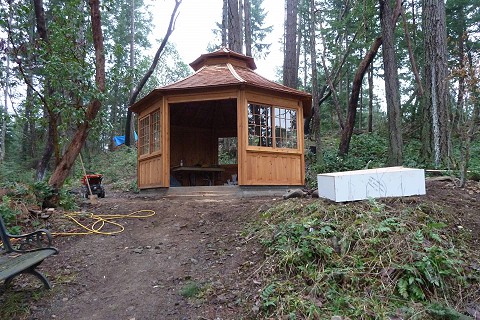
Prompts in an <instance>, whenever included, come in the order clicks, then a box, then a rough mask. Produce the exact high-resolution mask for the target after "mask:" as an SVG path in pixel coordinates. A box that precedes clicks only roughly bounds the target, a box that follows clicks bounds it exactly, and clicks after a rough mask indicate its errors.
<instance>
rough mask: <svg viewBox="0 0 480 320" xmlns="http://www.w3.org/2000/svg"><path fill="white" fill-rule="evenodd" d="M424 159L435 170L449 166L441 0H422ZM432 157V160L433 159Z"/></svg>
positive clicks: (446, 91) (444, 42) (444, 47)
mask: <svg viewBox="0 0 480 320" xmlns="http://www.w3.org/2000/svg"><path fill="white" fill-rule="evenodd" d="M422 23H423V31H424V51H425V63H424V88H425V96H424V109H423V114H424V122H423V134H422V137H423V138H424V139H423V149H422V151H423V156H424V158H425V159H427V160H433V163H434V164H435V166H436V167H438V166H440V165H441V164H445V165H446V164H447V163H448V156H449V153H450V151H449V148H448V146H449V145H448V140H449V117H448V61H447V59H448V55H447V29H446V15H445V2H444V0H424V1H423V10H422ZM432 155H433V159H432Z"/></svg>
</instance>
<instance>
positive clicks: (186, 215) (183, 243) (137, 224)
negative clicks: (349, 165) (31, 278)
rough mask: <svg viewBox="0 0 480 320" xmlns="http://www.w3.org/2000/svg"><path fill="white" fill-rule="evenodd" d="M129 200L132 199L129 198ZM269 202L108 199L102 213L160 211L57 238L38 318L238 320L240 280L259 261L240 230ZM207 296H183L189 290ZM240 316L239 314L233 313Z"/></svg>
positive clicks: (98, 209) (100, 205)
mask: <svg viewBox="0 0 480 320" xmlns="http://www.w3.org/2000/svg"><path fill="white" fill-rule="evenodd" d="M126 200H127V201H126ZM269 202H271V199H232V198H229V199H215V198H209V199H205V198H200V199H198V198H197V199H152V198H142V197H140V196H138V197H134V198H130V199H121V198H118V197H112V196H110V197H107V198H105V199H101V200H100V201H99V203H98V205H95V206H94V207H91V208H88V209H89V210H91V211H93V212H95V213H97V214H100V213H115V214H117V213H129V212H133V211H135V210H138V209H149V210H154V211H155V212H156V213H157V214H156V216H154V217H150V218H146V219H128V220H124V221H123V222H122V224H123V225H124V226H125V231H124V232H122V233H121V234H119V235H116V236H102V235H95V236H83V237H69V238H57V240H56V245H57V246H58V247H59V248H60V251H61V254H60V255H58V256H57V257H55V258H53V259H48V261H45V267H44V268H45V269H47V270H48V271H50V270H51V271H50V272H51V276H50V277H51V278H52V279H53V283H54V284H55V288H54V292H55V294H54V295H53V297H52V299H51V300H50V301H46V303H45V304H43V305H41V304H40V305H37V306H36V307H35V310H34V312H33V316H32V319H52V318H56V319H65V320H68V319H89V320H91V319H137V320H138V319H232V318H237V316H238V314H237V312H238V310H237V303H236V300H237V299H238V298H239V297H238V296H237V294H236V292H237V291H236V288H235V287H236V285H237V284H236V282H235V279H236V277H237V275H238V273H239V272H240V273H242V272H250V268H249V267H248V266H251V265H254V264H255V262H256V261H257V260H258V259H259V258H260V255H259V254H258V253H257V251H258V248H255V247H254V245H250V244H245V243H243V242H242V240H243V238H242V237H240V235H239V234H240V233H241V232H242V231H243V230H244V228H245V225H246V223H248V222H249V221H251V220H250V219H252V212H253V214H254V213H255V212H256V208H258V207H259V206H262V205H264V204H265V203H269ZM198 287H200V288H202V290H203V291H202V292H203V293H204V295H208V292H209V290H215V293H216V294H215V297H213V298H211V297H210V298H209V299H207V300H205V299H197V298H191V297H185V296H186V295H188V294H189V293H188V292H182V290H183V291H186V290H187V289H188V288H190V289H191V290H192V291H194V290H195V289H196V288H198ZM235 314H237V316H234V315H235Z"/></svg>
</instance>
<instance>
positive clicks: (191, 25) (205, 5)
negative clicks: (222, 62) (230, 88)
mask: <svg viewBox="0 0 480 320" xmlns="http://www.w3.org/2000/svg"><path fill="white" fill-rule="evenodd" d="M149 2H151V3H152V4H153V6H152V16H153V23H154V25H155V27H154V29H153V33H154V37H155V38H156V39H158V38H161V37H163V36H164V35H165V31H166V28H167V26H168V22H169V20H170V14H171V12H172V10H173V7H174V4H175V1H174V0H156V1H155V0H150V1H145V3H149ZM222 3H223V1H222V0H183V1H182V4H181V5H180V7H179V13H180V14H179V16H178V19H177V23H176V26H175V31H174V32H173V33H172V35H171V36H170V40H169V41H170V42H171V43H173V44H175V47H176V48H177V50H178V52H179V54H180V56H181V57H182V58H183V60H184V62H185V63H187V64H189V63H190V62H193V61H194V60H195V59H197V58H198V57H199V56H200V55H201V54H204V53H207V46H208V44H209V43H210V42H213V39H214V35H213V32H212V30H213V29H215V28H216V26H215V23H217V22H221V18H222ZM263 8H264V9H265V12H267V16H266V18H265V26H270V25H272V26H273V31H272V33H271V34H270V37H269V38H268V39H267V40H266V42H268V43H272V45H271V47H270V52H271V53H270V54H269V55H268V56H267V58H266V60H258V59H255V63H256V65H257V69H256V70H255V71H256V72H257V73H259V74H260V75H262V76H264V77H266V78H267V79H270V80H275V71H276V69H277V68H278V67H280V66H282V63H283V53H282V48H281V45H280V43H279V40H280V39H281V37H282V33H283V21H284V7H283V1H280V0H264V2H263ZM152 45H153V47H154V48H155V50H156V47H158V44H154V43H152Z"/></svg>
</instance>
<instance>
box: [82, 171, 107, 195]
mask: <svg viewBox="0 0 480 320" xmlns="http://www.w3.org/2000/svg"><path fill="white" fill-rule="evenodd" d="M102 180H103V175H102V174H86V175H84V176H83V177H82V185H83V186H82V194H83V195H84V196H85V198H88V197H89V196H90V195H96V196H97V197H99V198H105V189H104V188H103V185H102Z"/></svg>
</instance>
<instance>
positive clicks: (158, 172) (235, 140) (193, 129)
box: [130, 48, 312, 189]
mask: <svg viewBox="0 0 480 320" xmlns="http://www.w3.org/2000/svg"><path fill="white" fill-rule="evenodd" d="M190 66H191V67H192V68H193V69H194V70H195V73H194V74H193V75H191V76H189V77H187V78H185V79H183V80H180V81H178V82H175V83H173V84H170V85H167V86H165V87H161V88H157V89H154V90H153V91H152V92H150V93H149V94H148V95H147V96H145V97H144V98H143V99H141V100H139V101H138V102H136V103H135V104H134V105H132V106H131V107H130V110H132V111H133V112H135V113H136V114H138V132H139V140H138V187H139V188H140V189H148V188H158V187H170V186H180V185H181V186H193V185H225V184H228V183H229V184H238V185H240V186H269V185H270V186H300V185H304V183H305V161H304V139H303V119H304V117H305V116H309V115H310V112H311V106H312V102H311V95H310V94H308V93H305V92H302V91H299V90H295V89H292V88H289V87H286V86H283V85H280V84H278V83H275V82H272V81H269V80H267V79H265V78H264V77H262V76H260V75H258V74H257V73H255V72H254V71H253V70H255V69H256V66H255V62H254V60H253V58H251V57H248V56H245V55H242V54H239V53H236V52H233V51H231V50H229V49H226V48H222V49H220V50H218V51H215V52H212V53H208V54H204V55H201V56H200V57H199V58H198V59H197V60H195V61H194V62H192V63H191V64H190ZM224 139H230V140H229V144H230V146H236V157H234V159H236V160H234V161H230V162H233V163H222V161H219V160H221V158H222V156H221V155H220V156H219V152H220V153H221V151H222V150H220V151H219V145H223V144H222V141H223V140H224ZM235 162H236V163H235Z"/></svg>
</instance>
